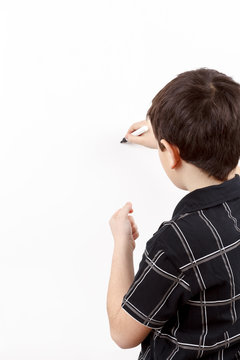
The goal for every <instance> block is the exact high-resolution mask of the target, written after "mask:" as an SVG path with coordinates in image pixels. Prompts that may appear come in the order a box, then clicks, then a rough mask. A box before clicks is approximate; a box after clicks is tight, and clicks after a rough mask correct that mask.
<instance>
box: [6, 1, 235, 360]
mask: <svg viewBox="0 0 240 360" xmlns="http://www.w3.org/2000/svg"><path fill="white" fill-rule="evenodd" d="M239 30H240V23H239V9H238V1H228V2H226V1H219V0H218V1H213V0H212V1H207V0H201V1H192V0H189V1H186V0H181V1H179V0H175V1H173V0H172V1H171V0H168V1H160V0H148V1H143V0H137V1H134V0H121V1H113V0H101V1H97V0H92V1H77V0H76V1H73V0H58V1H55V0H41V1H34V0H29V1H26V0H22V1H17V0H16V1H12V0H6V1H3V0H1V1H0V171H1V173H0V359H1V360H20V359H21V360H30V359H31V360H35V359H36V360H62V359H64V360H75V359H83V360H89V359H91V360H92V359H109V360H110V359H115V360H120V359H123V358H124V359H126V360H130V359H137V356H138V353H139V348H135V349H132V350H121V349H119V348H118V347H117V346H116V345H115V344H114V343H113V342H112V340H111V339H110V335H109V329H108V320H107V313H106V292H107V285H108V278H109V273H110V264H111V254H112V249H113V246H112V245H113V241H112V237H111V233H110V228H109V225H108V220H109V218H110V217H111V216H112V214H113V213H114V212H115V211H116V210H117V209H118V208H119V207H122V206H123V205H124V204H125V202H126V201H131V202H132V203H133V208H134V214H133V215H134V218H135V220H136V223H137V225H138V227H139V232H140V236H139V238H138V240H137V248H136V250H135V265H136V267H137V265H138V262H139V261H140V258H141V256H142V251H143V250H144V245H145V243H146V241H147V240H148V239H150V237H151V236H152V234H153V233H154V232H155V231H156V230H157V228H158V227H159V225H160V224H161V222H162V221H164V220H168V219H170V218H171V216H172V212H173V210H174V207H175V206H176V204H177V202H178V201H179V200H180V199H181V198H182V197H183V196H184V195H186V192H184V191H182V190H179V189H177V188H175V187H174V185H173V184H172V183H170V182H169V180H168V178H167V176H166V174H165V173H164V171H163V169H162V168H161V165H160V161H159V159H158V154H157V152H156V151H155V150H150V149H145V148H141V147H139V146H137V145H135V146H134V145H130V144H120V141H121V139H122V137H123V136H124V135H125V133H126V131H127V129H128V128H129V127H130V125H131V124H132V123H133V122H136V121H140V120H143V119H144V118H145V115H146V112H147V110H148V108H149V106H150V104H151V100H152V98H153V97H154V95H155V94H156V93H157V92H158V91H159V90H160V89H161V87H163V86H164V85H165V84H166V83H167V82H168V81H170V80H171V79H172V78H174V77H175V76H176V75H177V74H179V73H181V72H183V71H186V70H192V69H196V68H198V67H209V68H215V69H217V70H219V71H222V72H225V73H226V74H228V75H230V76H233V78H234V79H235V80H237V81H240V72H239V64H240V48H239Z"/></svg>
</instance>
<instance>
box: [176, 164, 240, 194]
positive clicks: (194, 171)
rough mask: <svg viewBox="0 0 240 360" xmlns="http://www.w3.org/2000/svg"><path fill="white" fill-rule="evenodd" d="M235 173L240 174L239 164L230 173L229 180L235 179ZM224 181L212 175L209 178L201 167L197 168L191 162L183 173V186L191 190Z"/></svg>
mask: <svg viewBox="0 0 240 360" xmlns="http://www.w3.org/2000/svg"><path fill="white" fill-rule="evenodd" d="M189 165H190V166H189ZM235 174H239V175H240V167H239V166H237V167H236V168H235V169H234V170H232V171H231V172H230V173H229V175H228V178H227V180H230V179H233V178H234V177H235ZM223 182H224V181H220V180H217V179H215V178H212V177H211V178H209V177H208V176H207V175H206V174H205V173H203V172H202V171H201V170H200V169H198V168H196V167H195V166H194V165H191V164H188V165H187V167H185V171H184V172H182V175H181V183H182V184H183V187H182V188H184V189H185V190H188V191H190V192H191V191H194V190H196V189H200V188H203V187H207V186H211V185H219V184H222V183H223Z"/></svg>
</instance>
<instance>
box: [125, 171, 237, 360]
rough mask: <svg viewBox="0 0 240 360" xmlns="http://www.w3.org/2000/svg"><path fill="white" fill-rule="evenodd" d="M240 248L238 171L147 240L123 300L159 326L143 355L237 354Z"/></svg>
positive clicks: (188, 202)
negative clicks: (136, 271)
mask: <svg viewBox="0 0 240 360" xmlns="http://www.w3.org/2000/svg"><path fill="white" fill-rule="evenodd" d="M239 245H240V177H239V175H238V174H236V175H235V177H234V178H233V179H231V180H228V181H226V182H224V183H222V184H220V185H212V186H209V187H204V188H202V189H197V190H195V191H193V192H191V193H189V194H187V195H186V196H185V197H184V198H183V199H182V200H181V201H180V202H179V203H178V205H177V206H176V208H175V210H174V213H173V217H172V219H171V220H170V221H165V222H163V223H162V224H161V226H160V228H159V229H158V231H157V232H156V233H155V234H154V235H153V237H152V238H151V239H150V240H149V241H148V243H147V247H146V251H145V254H144V255H143V259H142V261H141V263H140V268H139V271H138V273H137V274H136V276H135V280H134V283H133V284H132V286H131V288H130V289H129V291H128V292H127V294H126V295H125V297H124V301H123V304H122V306H123V308H124V309H125V310H126V311H127V312H128V313H129V314H130V315H131V316H133V317H134V318H135V319H136V320H138V321H139V322H141V323H142V324H144V325H146V326H149V327H151V328H152V329H154V331H152V332H151V333H150V334H149V336H148V337H147V338H146V339H145V340H144V342H143V343H142V352H141V355H140V358H139V359H145V360H147V359H172V358H174V359H179V360H180V359H185V360H186V359H197V358H200V357H203V358H204V359H216V360H218V359H223V358H224V359H234V358H237V357H234V356H235V355H236V356H239V354H240V353H239V354H238V351H239V350H240V345H239V341H240V271H239V259H240V246H239ZM159 284H161V286H159ZM143 299H144V301H143ZM169 319H170V320H169ZM164 321H166V323H164Z"/></svg>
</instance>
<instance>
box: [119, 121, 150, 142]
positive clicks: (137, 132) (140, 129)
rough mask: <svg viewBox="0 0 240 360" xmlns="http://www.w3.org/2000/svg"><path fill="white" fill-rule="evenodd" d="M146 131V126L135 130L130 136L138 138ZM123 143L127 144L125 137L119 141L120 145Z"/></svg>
mask: <svg viewBox="0 0 240 360" xmlns="http://www.w3.org/2000/svg"><path fill="white" fill-rule="evenodd" d="M146 131H148V126H147V125H144V126H142V127H140V128H139V129H137V130H135V131H134V132H132V133H131V135H134V136H138V135H141V134H143V133H145V132H146ZM125 142H127V139H125V137H124V138H123V139H122V141H120V143H125Z"/></svg>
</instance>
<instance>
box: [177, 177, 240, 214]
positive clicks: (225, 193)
mask: <svg viewBox="0 0 240 360" xmlns="http://www.w3.org/2000/svg"><path fill="white" fill-rule="evenodd" d="M235 198H240V176H239V175H238V174H235V177H234V178H232V179H230V180H227V181H224V182H223V183H221V184H217V185H210V186H206V187H203V188H200V189H196V190H193V191H191V192H190V193H188V194H187V195H185V196H184V197H183V198H182V199H181V200H180V201H179V203H178V204H177V206H176V207H175V209H174V212H173V215H172V217H175V216H178V215H180V214H183V213H187V212H192V211H196V210H200V209H204V208H208V207H212V206H215V205H217V204H221V203H223V202H224V201H228V200H232V199H235Z"/></svg>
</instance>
